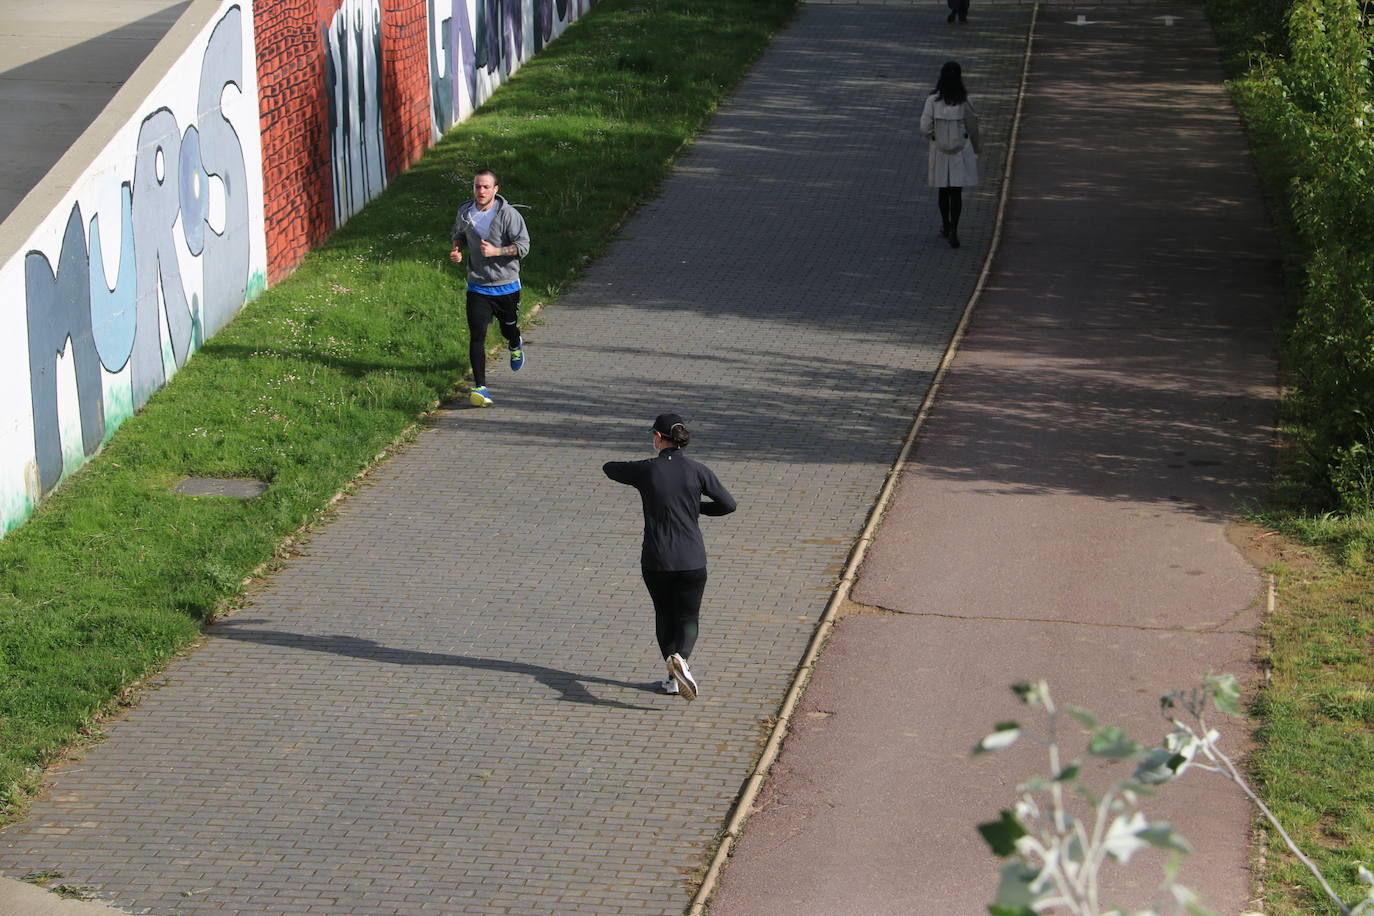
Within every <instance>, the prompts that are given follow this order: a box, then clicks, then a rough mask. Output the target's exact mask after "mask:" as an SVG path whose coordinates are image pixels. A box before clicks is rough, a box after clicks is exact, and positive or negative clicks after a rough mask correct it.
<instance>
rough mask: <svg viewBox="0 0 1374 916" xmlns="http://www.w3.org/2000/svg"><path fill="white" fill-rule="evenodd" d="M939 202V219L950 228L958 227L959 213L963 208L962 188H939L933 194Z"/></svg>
mask: <svg viewBox="0 0 1374 916" xmlns="http://www.w3.org/2000/svg"><path fill="white" fill-rule="evenodd" d="M935 199H936V201H937V202H938V203H939V204H940V219H942V220H944V223H945V225H946V226H947V227H949V229H950V230H955V229H958V228H959V214H960V213H961V212H963V209H964V189H963V188H940V189H939V191H938V193H937V194H936V195H935Z"/></svg>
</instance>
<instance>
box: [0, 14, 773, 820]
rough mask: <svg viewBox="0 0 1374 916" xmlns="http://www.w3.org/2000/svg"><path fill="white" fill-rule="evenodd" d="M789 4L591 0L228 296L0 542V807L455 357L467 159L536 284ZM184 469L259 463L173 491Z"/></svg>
mask: <svg viewBox="0 0 1374 916" xmlns="http://www.w3.org/2000/svg"><path fill="white" fill-rule="evenodd" d="M794 3H795V0H604V2H601V3H598V4H597V6H596V7H595V8H594V9H593V10H592V11H591V12H590V13H589V14H588V15H586V16H585V17H584V18H583V19H582V20H580V21H578V22H577V23H574V24H573V25H572V26H571V27H570V28H569V29H568V30H567V32H566V33H565V34H564V35H563V36H562V37H560V38H559V39H558V40H557V41H555V42H554V43H553V44H551V45H550V46H549V47H548V48H546V49H545V50H544V52H543V53H542V54H540V55H539V56H538V57H536V58H534V59H532V60H531V61H529V62H527V63H526V64H525V65H524V66H523V67H522V68H521V70H520V71H519V72H518V73H517V74H516V76H515V77H514V78H513V79H511V80H510V82H509V83H507V84H506V85H505V86H503V87H502V88H501V89H499V90H498V91H497V92H496V93H495V94H494V95H493V96H492V98H491V99H490V100H489V101H488V103H487V104H486V105H485V106H484V107H483V108H482V109H481V111H479V112H478V113H477V114H476V115H475V116H474V117H472V118H471V119H470V120H469V121H467V122H465V123H464V124H462V125H460V126H458V127H456V128H454V129H453V130H452V131H450V133H449V134H448V136H446V137H445V138H444V139H443V141H442V142H441V143H439V144H438V145H437V146H435V147H434V148H433V149H432V150H430V151H429V153H428V154H426V155H425V157H424V158H423V159H422V160H421V161H420V162H419V163H417V164H416V166H415V167H414V168H412V169H411V170H410V171H409V172H407V173H406V174H404V175H402V176H399V177H398V178H397V179H396V180H395V181H394V182H393V183H392V185H391V187H390V188H389V189H388V190H387V191H386V193H385V194H383V195H382V196H381V197H379V198H378V199H377V200H375V201H374V202H373V203H372V204H370V205H369V206H368V207H367V208H366V209H365V210H364V211H363V212H361V213H359V214H358V215H356V216H354V217H353V218H352V219H351V220H350V221H349V223H348V224H347V226H346V227H345V228H344V229H343V230H342V231H340V232H339V233H337V234H336V235H335V236H334V237H333V238H331V239H330V241H329V242H328V243H327V244H326V245H325V246H324V247H323V248H321V249H320V250H318V251H316V252H313V253H312V254H310V256H309V257H307V258H306V260H305V261H304V263H303V264H302V265H301V267H300V268H299V269H298V270H297V271H296V272H295V273H294V274H293V275H292V276H291V277H289V278H288V279H287V280H285V281H284V282H282V283H281V284H280V285H278V286H276V287H274V288H273V289H271V290H269V291H268V292H267V293H265V294H264V295H263V296H261V297H260V298H259V299H257V300H256V301H254V302H253V303H251V304H250V305H249V306H248V307H247V308H245V310H244V311H243V313H242V314H241V315H240V316H239V317H238V318H237V319H236V320H235V321H234V322H233V323H232V324H231V325H230V326H229V327H228V328H226V329H225V330H223V331H222V332H221V333H220V334H219V335H217V336H216V337H215V338H213V339H212V340H210V341H209V342H207V343H206V345H205V346H204V348H203V349H202V350H201V351H200V352H199V353H198V354H197V355H196V356H195V357H194V358H193V359H192V360H191V361H190V362H189V363H188V364H187V366H186V367H185V368H184V369H183V370H182V371H181V372H179V373H178V374H177V375H176V377H175V378H174V379H173V380H172V382H171V383H170V384H169V385H168V386H167V387H166V388H165V389H163V390H162V391H160V392H159V393H158V394H157V395H155V396H154V397H153V398H152V400H151V401H150V402H149V404H148V405H147V407H146V408H145V409H144V410H143V411H141V412H140V413H139V414H138V415H137V416H135V417H133V418H132V419H131V420H129V421H128V422H127V423H126V424H125V425H124V426H123V427H122V428H121V429H120V430H119V432H118V433H117V434H116V435H115V436H114V437H113V439H112V440H111V441H110V443H109V444H108V445H107V447H106V448H105V450H104V452H103V453H102V454H101V455H100V456H98V457H97V458H96V459H95V460H93V461H92V462H90V463H89V464H88V465H87V466H86V467H85V468H83V469H82V470H81V471H79V472H77V473H76V474H74V475H73V476H72V477H71V479H69V480H68V481H66V482H65V483H64V484H63V485H62V487H61V488H60V489H59V490H58V491H57V492H56V493H54V494H53V495H52V496H51V498H49V499H48V500H46V501H45V502H44V503H43V504H42V505H41V506H40V507H39V509H38V511H37V512H36V513H35V515H34V516H33V518H31V519H30V520H29V521H28V522H27V523H26V524H24V525H23V526H21V527H20V528H18V529H17V530H15V531H13V532H11V533H10V534H9V535H8V536H7V537H5V538H4V539H3V540H0V817H13V816H15V814H16V813H17V812H18V811H20V810H21V808H22V805H23V802H24V799H25V798H26V797H27V793H28V792H29V791H31V790H32V788H33V786H34V784H35V779H36V777H37V774H38V768H39V767H41V766H42V765H43V764H45V763H47V762H50V761H51V760H53V759H54V758H55V757H56V756H57V755H59V754H61V753H62V752H63V749H64V748H65V747H66V746H68V745H69V744H70V742H72V741H73V739H75V738H77V737H79V736H81V735H83V734H89V733H90V732H91V730H92V727H93V725H92V724H93V723H94V722H96V721H98V719H99V718H100V717H101V716H102V715H103V714H105V713H107V712H108V711H109V710H110V709H111V708H112V706H113V705H114V704H115V703H116V702H117V698H119V697H121V696H122V695H124V693H125V692H126V688H127V687H128V686H129V685H130V684H133V683H135V682H137V681H138V680H139V679H140V678H142V677H144V676H146V675H147V674H148V673H149V672H150V671H154V670H156V669H158V668H159V666H161V665H163V664H165V663H166V662H167V660H168V659H170V658H171V657H172V656H173V655H175V654H176V653H177V652H178V651H181V650H182V649H184V648H185V647H186V646H187V645H189V644H190V643H191V642H192V641H194V640H195V639H196V638H197V636H198V635H199V633H200V630H201V627H202V625H203V624H204V623H205V622H206V621H207V620H208V619H210V618H212V617H213V615H214V614H215V612H216V611H217V610H218V609H221V608H223V607H225V606H226V605H227V604H230V603H232V602H233V601H235V600H236V599H237V598H238V597H239V596H240V595H241V593H242V590H243V587H244V582H245V580H246V578H247V577H249V576H250V575H251V574H252V573H253V572H254V571H255V570H259V569H261V568H262V567H263V566H264V564H268V563H271V562H272V561H273V560H274V558H275V557H277V555H278V553H279V551H280V548H281V545H282V544H283V542H284V539H287V538H289V537H290V536H291V535H292V534H293V533H294V532H296V531H298V530H299V529H300V528H301V527H302V526H309V525H312V524H315V523H317V522H318V521H320V520H321V518H322V517H323V516H324V513H325V512H326V511H327V507H328V506H329V504H330V502H331V500H332V498H333V497H334V496H335V494H336V493H338V492H339V491H340V490H342V489H344V488H346V487H347V486H348V485H349V483H350V481H352V480H353V479H354V478H356V476H357V475H358V474H359V473H360V472H361V471H362V470H364V469H365V468H367V467H368V466H369V465H370V464H371V463H373V462H374V461H375V460H376V459H377V457H378V456H379V454H381V453H383V452H385V451H386V450H387V449H388V448H390V447H391V446H393V445H394V444H395V443H396V442H397V441H398V439H403V438H404V437H405V436H406V435H407V434H408V431H410V430H413V429H414V428H415V425H416V421H417V418H419V417H421V416H422V415H423V414H424V413H425V412H426V411H427V410H429V409H431V408H432V407H433V405H434V404H435V403H436V402H437V401H440V400H442V399H444V398H445V397H448V396H450V395H452V394H453V392H454V390H455V387H456V385H457V383H458V381H459V379H460V378H461V376H462V374H463V373H464V372H465V371H466V370H467V368H468V366H467V330H466V324H465V321H464V320H463V317H462V313H463V309H462V295H463V288H464V282H463V273H462V269H461V268H459V267H456V266H455V265H452V264H450V263H449V261H448V258H447V255H448V249H449V238H448V231H449V227H450V226H451V224H452V220H453V213H454V210H455V209H456V207H457V205H458V204H459V203H460V202H461V201H462V200H464V199H466V198H467V197H468V196H470V188H471V185H470V182H471V177H472V174H473V172H474V171H476V170H477V169H478V168H482V167H487V168H491V169H494V170H495V171H496V173H497V175H498V176H499V177H500V181H501V186H502V193H503V194H505V195H506V196H507V197H508V199H510V200H511V201H513V202H515V203H521V204H527V205H528V206H529V209H528V210H526V211H524V212H525V215H526V219H527V221H528V223H529V225H530V231H531V235H532V238H533V247H532V251H531V256H530V257H529V258H528V259H527V261H526V263H525V264H524V265H523V275H524V276H523V281H524V286H525V293H524V296H523V299H524V303H523V304H524V306H525V308H526V309H527V310H528V309H529V308H531V307H534V306H542V305H547V304H549V303H552V302H553V301H554V300H555V299H556V298H557V297H558V295H559V294H560V293H561V292H562V291H563V290H565V289H566V288H567V287H568V285H569V284H570V283H571V282H572V281H573V280H574V279H575V278H576V277H577V275H578V273H579V272H580V271H581V269H582V268H584V267H585V266H586V264H587V263H588V262H589V261H591V260H592V259H593V258H594V257H595V256H596V255H597V254H598V253H599V252H600V251H601V249H602V248H603V247H604V246H605V245H606V243H607V241H608V240H609V239H610V237H611V235H612V233H613V232H614V231H615V229H616V227H617V226H618V225H619V224H620V223H621V222H622V221H623V220H624V219H625V218H626V216H627V215H628V214H629V213H630V212H631V211H632V210H634V208H635V207H636V206H638V205H639V204H640V203H641V202H642V201H643V200H644V199H645V198H646V196H647V195H649V194H651V193H652V192H653V191H654V190H655V188H656V186H657V185H658V184H659V182H660V181H661V180H662V178H663V177H664V176H665V175H666V173H667V172H668V170H669V168H670V167H671V165H672V162H673V160H674V158H675V157H676V156H677V154H678V153H679V152H680V151H681V150H682V148H683V146H684V144H686V143H687V142H688V141H689V140H690V139H691V138H692V137H693V135H694V134H695V133H696V132H697V131H698V130H700V128H701V127H702V126H703V125H704V124H705V123H706V120H707V119H708V118H709V117H710V115H711V114H712V113H713V112H714V110H715V108H716V106H717V105H718V104H719V103H720V101H721V100H722V99H723V97H724V96H725V95H726V94H727V93H728V92H729V91H730V90H731V89H732V88H733V87H734V85H735V84H736V83H737V82H738V81H739V80H740V78H741V77H742V76H743V75H744V73H745V71H746V70H747V68H748V66H749V65H750V64H751V63H752V62H753V61H754V60H755V59H756V58H757V56H758V55H759V53H760V52H761V51H762V49H763V47H764V46H765V45H766V43H767V41H768V39H769V37H770V36H771V35H772V34H773V33H774V32H775V31H776V30H777V29H778V28H779V27H780V26H781V25H783V24H784V23H785V22H786V21H787V20H788V18H789V17H790V16H791V14H792V12H793V10H794ZM187 475H198V476H215V477H246V478H255V479H259V480H264V481H267V482H268V483H269V485H270V486H269V488H268V490H267V492H266V493H265V494H264V495H262V496H260V497H258V498H256V499H253V500H249V501H241V500H237V499H231V498H227V497H200V498H193V497H187V496H181V495H177V494H175V493H173V491H172V487H173V486H174V484H175V483H176V482H177V480H178V479H179V478H181V477H183V476H187Z"/></svg>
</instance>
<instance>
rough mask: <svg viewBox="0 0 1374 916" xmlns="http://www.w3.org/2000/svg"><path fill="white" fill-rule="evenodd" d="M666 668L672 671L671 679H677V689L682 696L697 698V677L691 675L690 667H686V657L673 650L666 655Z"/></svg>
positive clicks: (691, 698)
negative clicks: (670, 653)
mask: <svg viewBox="0 0 1374 916" xmlns="http://www.w3.org/2000/svg"><path fill="white" fill-rule="evenodd" d="M668 668H669V670H671V671H672V672H673V680H675V681H677V690H678V693H679V694H681V695H682V698H683V699H684V700H695V699H696V698H697V679H696V678H694V677H692V669H691V668H688V667H687V659H685V658H683V657H682V656H681V655H678V654H677V653H676V652H674V653H673V654H672V655H670V656H668Z"/></svg>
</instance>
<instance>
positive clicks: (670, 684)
mask: <svg viewBox="0 0 1374 916" xmlns="http://www.w3.org/2000/svg"><path fill="white" fill-rule="evenodd" d="M658 686H659V689H660V690H662V691H663V692H664V693H666V694H668V696H670V697H671V696H677V681H675V680H673V679H672V678H667V679H665V680H662V681H658Z"/></svg>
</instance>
